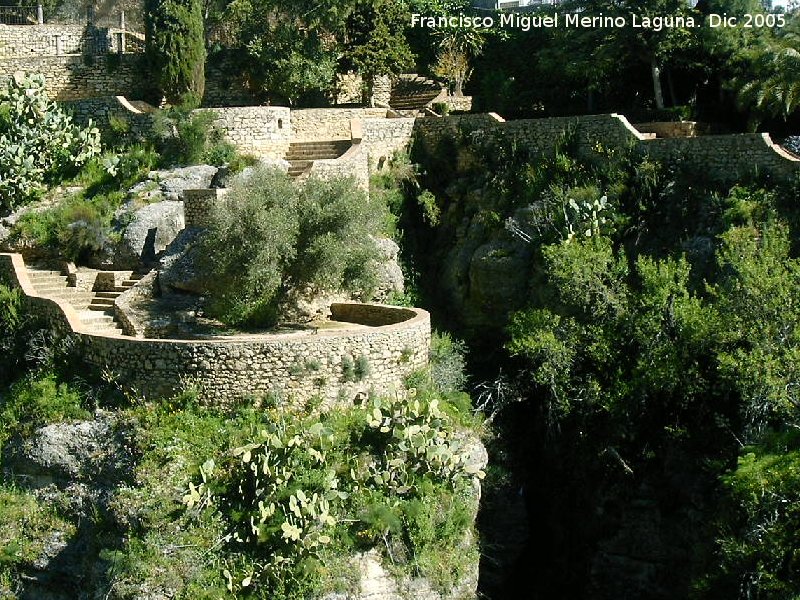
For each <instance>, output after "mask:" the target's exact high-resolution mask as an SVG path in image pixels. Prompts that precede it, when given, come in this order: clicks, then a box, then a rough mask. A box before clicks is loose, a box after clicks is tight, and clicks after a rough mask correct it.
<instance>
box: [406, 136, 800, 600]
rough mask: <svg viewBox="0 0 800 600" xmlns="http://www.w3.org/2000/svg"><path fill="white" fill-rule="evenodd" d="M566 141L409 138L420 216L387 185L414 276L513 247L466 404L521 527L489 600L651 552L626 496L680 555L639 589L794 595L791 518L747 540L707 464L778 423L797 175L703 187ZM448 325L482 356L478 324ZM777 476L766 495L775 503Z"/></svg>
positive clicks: (791, 308)
mask: <svg viewBox="0 0 800 600" xmlns="http://www.w3.org/2000/svg"><path fill="white" fill-rule="evenodd" d="M572 138H573V134H571V133H570V134H568V135H567V136H566V137H565V139H564V140H562V142H561V143H559V144H557V145H556V149H555V151H554V152H552V153H547V154H544V155H532V154H530V153H529V152H528V151H526V150H525V149H524V148H519V147H515V146H513V145H511V144H504V143H497V142H494V141H490V140H482V139H481V138H480V137H478V136H475V135H472V134H471V133H470V132H469V131H462V132H459V133H457V134H456V135H455V136H454V137H453V138H449V139H448V138H445V139H444V140H442V141H441V142H440V143H439V144H438V145H437V146H436V147H431V146H428V145H426V144H425V143H424V140H418V144H417V146H416V148H415V151H414V155H413V156H414V158H415V160H417V161H419V162H420V163H421V164H420V168H419V171H418V172H420V173H423V174H424V175H422V176H418V177H417V181H418V185H419V186H420V187H422V188H423V189H424V188H427V190H428V191H427V193H428V194H429V196H430V197H431V198H433V199H434V201H435V204H434V207H435V210H436V211H438V212H439V214H441V215H442V219H441V222H435V221H430V220H429V219H427V218H426V217H425V212H427V211H425V210H424V209H421V207H420V206H419V205H417V206H416V207H414V205H415V204H416V203H415V202H414V200H413V198H414V197H415V196H417V195H418V194H419V192H418V189H419V188H416V187H413V186H412V187H408V188H407V190H406V191H407V197H409V198H410V200H411V201H410V202H407V206H408V207H411V208H413V209H414V210H412V211H411V212H412V213H413V214H415V221H414V223H415V224H414V228H413V229H411V228H408V227H407V228H405V229H404V234H405V236H407V237H406V238H405V241H406V243H409V244H411V245H412V246H415V247H417V248H418V251H417V258H418V260H419V261H420V263H419V267H420V269H421V271H422V273H423V277H422V278H421V281H435V280H437V279H439V278H440V277H441V276H442V274H445V275H446V276H450V277H452V276H451V275H449V274H447V271H445V270H444V269H443V268H442V263H443V262H444V261H447V260H450V261H451V260H452V258H451V257H452V255H453V249H452V244H456V245H457V247H456V252H462V251H464V247H467V248H475V247H479V246H481V245H482V244H492V245H493V246H494V247H497V248H500V250H498V251H497V252H498V254H500V253H502V252H516V253H517V255H518V256H523V257H525V259H524V261H525V262H522V263H521V265H520V267H518V269H517V272H518V273H519V277H520V278H521V280H523V281H527V282H528V285H527V286H525V287H524V288H522V289H523V290H526V292H525V293H524V294H523V295H522V296H521V298H519V299H514V301H515V302H520V304H519V305H516V306H508V307H507V308H509V309H512V311H514V309H517V310H516V311H515V312H513V314H512V315H511V318H510V320H509V322H508V327H507V331H506V335H507V337H506V338H505V339H504V340H503V339H501V340H499V341H501V342H504V343H505V347H506V349H507V350H508V352H509V354H510V357H509V358H508V359H507V360H505V361H503V362H502V363H501V364H502V365H503V370H504V371H506V370H507V371H506V372H511V373H512V375H511V376H510V378H509V377H508V376H505V377H503V376H502V374H501V376H499V377H498V378H497V380H496V381H495V382H494V383H486V384H481V387H480V389H481V390H483V391H484V392H485V394H482V395H481V398H480V403H481V406H483V407H485V408H486V409H487V410H488V411H490V412H492V413H493V414H499V417H498V420H497V422H499V423H500V426H501V427H503V431H504V435H505V436H507V439H508V441H509V443H512V444H515V445H516V446H517V448H516V451H517V452H518V458H517V460H518V461H519V462H520V465H521V466H520V468H519V471H518V472H519V473H524V475H521V477H523V480H524V482H525V486H526V487H525V489H526V493H527V496H528V498H527V501H528V503H529V507H531V508H532V512H531V513H530V514H532V515H534V516H533V518H534V523H533V527H534V530H535V531H537V538H536V541H534V543H533V544H532V547H531V549H530V551H529V552H530V555H529V556H528V557H527V561H528V562H526V563H525V565H526V566H521V570H520V573H519V578H520V579H519V580H518V581H517V582H516V584H517V586H518V587H515V588H510V589H507V590H504V592H501V593H506V594H519V595H523V596H524V595H531V596H535V595H536V594H545V596H547V594H552V593H557V594H563V595H565V596H568V595H572V596H575V597H582V596H583V595H585V594H587V593H596V594H599V595H601V596H602V597H613V596H614V594H615V593H616V594H619V593H622V590H623V587H622V586H623V585H624V584H623V583H620V582H619V580H618V579H617V578H618V577H619V576H622V577H631V578H632V579H633V578H635V577H636V576H637V575H636V574H633V573H632V572H628V571H625V572H623V571H622V567H619V569H620V570H619V571H608V570H607V569H606V568H605V567H603V566H600V565H601V564H604V563H598V562H597V561H598V560H600V559H601V558H602V552H603V550H602V549H603V548H607V547H608V545H609V544H612V543H613V544H617V546H616V547H617V548H623V549H625V548H627V547H629V546H630V547H633V546H635V545H636V544H639V543H643V544H648V545H649V544H653V547H661V546H659V545H658V544H660V543H665V542H658V541H656V540H658V538H657V537H655V539H654V540H651V541H646V539H645V538H644V537H636V536H637V535H638V531H637V529H636V528H639V527H640V528H644V529H645V530H646V528H647V527H650V526H652V525H651V524H650V523H651V522H650V521H645V524H643V523H642V520H644V519H645V517H644V516H638V515H637V513H636V512H635V511H634V509H629V508H628V506H630V504H628V503H633V502H642V503H652V505H653V506H656V507H657V509H654V510H657V511H658V514H659V518H660V519H662V524H661V525H658V526H657V527H658V531H659V532H660V533H659V535H663V536H664V537H667V536H669V540H670V542H669V543H670V544H672V546H669V547H679V548H692V552H691V553H686V554H683V555H682V556H681V558H680V559H677V558H676V559H674V560H676V563H675V565H673V566H671V567H669V569H679V570H680V572H681V573H683V576H682V577H673V578H672V579H671V580H670V581H669V582H663V583H662V581H661V580H656V578H655V577H654V578H653V581H652V582H651V583H652V585H651V586H650V587H642V588H641V589H642V590H647V592H648V593H652V594H654V595H653V597H675V595H685V594H687V593H688V590H689V587H690V585H691V583H692V579H694V580H695V585H694V588H695V591H696V593H697V594H698V597H704V598H729V597H736V596H735V595H733V596H732V595H731V594H732V592H731V590H733V589H739V588H738V586H739V585H740V584H742V585H743V584H744V582H746V583H747V589H749V590H750V593H751V595H750V596H749V597H781V596H780V593H785V590H793V589H794V588H793V587H792V586H794V585H796V584H795V581H796V575H795V573H796V570H794V568H793V567H791V566H790V565H789V564H788V563H787V562H785V561H790V560H791V559H790V558H785V557H791V556H792V555H793V553H794V552H795V551H796V547H797V546H796V543H797V537H796V535H793V534H792V533H789V532H793V531H794V529H793V525H792V523H793V521H792V519H793V518H794V517H792V516H791V514H790V512H787V513H786V514H783V513H781V514H779V515H777V516H776V520H775V521H774V529H771V530H770V532H769V533H768V535H769V538H770V539H771V540H772V541H770V542H768V543H767V542H766V541H765V542H764V544H765V545H764V546H763V551H762V546H758V545H756V544H755V543H754V542H752V541H750V538H748V537H747V536H749V535H751V534H750V533H748V529H747V527H748V526H752V527H758V524H757V523H755V522H753V521H752V519H754V518H756V517H753V516H752V515H753V514H754V511H757V510H760V509H759V508H757V507H753V506H751V505H750V504H748V503H746V502H744V497H745V496H744V494H742V493H739V492H738V491H737V490H736V488H735V486H734V485H733V483H734V482H735V481H738V479H737V478H738V477H740V476H743V473H742V467H740V468H739V471H737V472H736V474H735V475H730V476H728V475H726V474H727V473H729V472H730V471H729V469H730V468H731V467H732V466H733V465H734V464H735V462H736V458H737V455H739V452H740V450H741V444H749V445H750V446H749V448H748V450H746V451H745V454H747V453H749V452H755V453H756V455H759V456H760V453H761V452H764V453H765V455H767V454H772V453H773V451H771V450H767V448H768V447H771V446H769V445H768V446H765V447H762V446H761V443H762V440H765V439H769V437H770V436H771V435H772V434H771V432H775V431H777V432H782V431H786V430H791V429H793V428H796V427H797V425H798V408H799V405H800V401H799V400H798V397H797V393H796V389H797V375H798V371H797V365H798V364H799V362H798V354H797V353H798V351H799V350H800V337H798V325H797V324H798V322H800V313H798V310H797V307H798V297H797V294H798V290H800V281H798V264H799V263H798V259H797V258H796V249H795V248H796V241H797V239H798V233H797V232H798V230H797V224H798V221H797V211H796V210H795V209H794V208H793V207H792V202H794V201H795V200H794V199H795V198H796V197H797V184H796V182H795V183H794V184H785V185H782V186H780V187H776V186H773V185H769V184H765V183H764V182H760V181H758V180H754V181H751V182H750V183H749V184H747V185H745V184H740V185H737V186H734V187H733V188H727V187H722V186H716V185H714V184H713V183H710V182H707V181H704V178H703V177H702V175H701V174H699V173H696V172H694V171H693V170H692V168H691V166H683V167H672V168H669V169H668V168H665V167H663V166H661V165H659V164H656V163H654V162H652V161H651V160H648V159H647V158H646V157H640V156H636V155H629V154H628V153H626V152H624V151H620V150H610V149H607V148H605V147H604V146H603V145H602V144H597V145H596V146H595V147H594V148H592V149H591V150H589V151H587V152H584V153H583V154H581V155H580V156H578V155H576V153H575V152H574V151H573V150H572V144H571V140H572ZM453 157H455V160H453ZM465 222H466V223H469V226H468V228H467V230H468V231H469V234H468V239H467V240H466V241H462V238H461V236H463V235H464V234H463V233H462V232H463V231H464V229H465V227H464V225H463V223H465ZM408 238H410V239H408ZM518 264H519V263H518ZM449 268H452V266H450V267H449ZM451 285H452V284H451ZM432 287H434V286H431V288H432ZM432 291H434V290H431V289H430V288H429V290H428V292H429V293H431V292H432ZM431 297H432V298H434V299H436V298H437V296H436V295H435V292H434V293H432V294H431ZM442 300H443V302H447V301H448V299H447V297H444V298H443V299H442ZM444 306H446V305H444ZM440 312H441V313H442V314H444V315H446V316H450V314H451V311H450V310H449V307H447V308H440ZM434 314H437V311H434ZM462 317H463V316H462ZM501 318H502V316H501ZM454 324H455V325H458V321H454ZM464 333H465V334H466V335H468V337H469V338H470V341H471V342H472V343H473V344H481V346H480V347H481V348H487V350H489V351H491V347H492V346H491V344H487V343H486V338H487V336H491V335H492V334H493V331H492V330H489V329H481V330H478V331H470V330H466V331H464ZM480 354H481V352H474V353H471V356H473V357H476V358H477V360H478V361H481V359H480ZM479 365H480V367H482V368H484V369H486V368H487V367H488V368H494V369H496V368H497V367H496V366H495V365H494V364H492V365H491V367H489V365H487V364H486V363H485V362H479ZM495 372H496V371H495ZM759 448H761V450H759ZM791 464H794V463H792V461H791V460H789V462H788V463H787V466H786V473H787V477H790V476H789V475H788V474H789V473H792V472H793V471H792V469H793V468H794V467H791V466H789V465H791ZM720 478H722V481H723V483H724V486H723V487H724V488H726V489H727V490H730V492H731V495H730V497H729V499H726V497H727V493H726V492H725V490H723V493H719V489H718V487H717V486H718V482H719V481H720ZM542 482H546V483H547V485H544V486H542ZM764 483H765V485H770V484H769V483H768V482H767V481H765V482H764ZM781 485H783V484H781V483H778V482H777V481H776V483H775V486H776V487H775V490H774V492H775V493H776V494H778V495H779V496H781V497H791V493H792V492H791V491H789V492H786V493H784V492H782V491H780V490H781V487H780V486H781ZM687 490H695V491H694V492H689V491H687ZM699 490H702V491H699ZM690 493H694V494H696V495H695V496H690ZM772 493H773V492H772V490H771V489H770V488H769V487H767V488H765V489H764V494H765V497H768V496H770V495H771V494H772ZM786 494H788V496H786ZM700 498H701V499H702V500H699V501H698V499H700ZM632 499H633V500H632ZM725 503H727V504H728V505H729V506H730V507H731V508H730V509H729V510H726V511H725V512H722V510H721V509H720V505H721V504H725ZM648 505H650V504H648ZM717 514H720V515H722V518H720V519H717V520H714V517H716V515H717ZM742 514H744V515H748V514H750V515H751V517H747V518H749V519H751V520H750V521H746V522H744V521H742V520H741V519H742V517H741V515H742ZM631 515H633V516H631ZM737 515H738V516H737ZM637 519H639V520H637ZM712 522H713V524H712ZM715 528H716V529H715ZM612 531H622V532H623V533H622V534H618V535H619V536H620V537H621V536H623V535H625V536H629V537H626V538H623V539H622V541H618V538H615V537H613V535H614V534H611V533H609V532H612ZM750 531H752V530H750ZM765 535H767V534H766V533H765ZM717 538H718V539H719V540H720V542H719V544H718V543H717V542H715V539H717ZM763 539H764V540H766V538H763ZM609 540H612V541H609ZM737 544H738V545H737ZM770 544H774V547H773V546H771V545H770ZM648 547H649V546H648ZM541 548H549V549H550V550H549V551H547V552H545V551H543V550H541ZM735 548H742V549H743V550H742V552H743V553H745V554H746V558H742V557H741V556H740V557H739V558H737V555H736V554H735V552H734V549H735ZM554 549H555V550H554ZM623 551H624V550H623ZM598 557H600V558H598ZM777 557H784V558H785V561H784V562H783V563H782V564H779V559H778V558H777ZM719 562H722V563H723V564H724V572H719V571H718V569H717V568H716V566H715V565H717V564H718V563H719ZM605 564H607V563H605ZM670 564H672V563H670ZM676 565H680V566H676ZM534 569H535V572H536V576H535V577H531V576H530V575H531V570H534ZM567 573H570V574H571V576H570V577H569V578H566V579H565V577H566V574H567ZM734 582H736V583H734ZM628 583H630V582H628ZM641 585H644V584H641ZM614 586H617V587H614ZM772 589H775V590H781V592H780V593H775V595H770V593H771V592H770V590H772ZM670 594H672V596H670ZM759 594H761V595H759ZM784 597H788V596H784Z"/></svg>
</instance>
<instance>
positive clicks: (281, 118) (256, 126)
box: [198, 106, 292, 158]
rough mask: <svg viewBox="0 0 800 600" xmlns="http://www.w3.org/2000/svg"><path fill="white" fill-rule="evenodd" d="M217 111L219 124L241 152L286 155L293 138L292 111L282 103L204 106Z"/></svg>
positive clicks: (216, 123) (259, 154)
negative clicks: (222, 106)
mask: <svg viewBox="0 0 800 600" xmlns="http://www.w3.org/2000/svg"><path fill="white" fill-rule="evenodd" d="M198 110H201V111H213V112H214V113H215V114H216V115H217V118H216V120H215V125H216V126H217V127H219V128H220V129H221V130H222V131H223V132H224V134H225V139H227V140H228V141H229V142H230V143H232V144H233V145H235V146H236V147H237V148H238V149H239V151H240V152H244V153H247V154H254V155H256V156H265V157H269V158H283V157H284V155H285V154H286V151H287V150H288V149H289V143H290V142H291V140H292V124H291V111H290V110H289V109H288V108H285V107H281V106H241V107H230V108H201V109H198Z"/></svg>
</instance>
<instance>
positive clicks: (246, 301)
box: [201, 169, 386, 327]
mask: <svg viewBox="0 0 800 600" xmlns="http://www.w3.org/2000/svg"><path fill="white" fill-rule="evenodd" d="M385 212H386V211H385V207H384V206H383V205H382V204H381V203H379V202H378V201H374V200H370V199H369V198H367V197H366V195H365V194H363V193H362V192H361V191H359V190H357V189H356V188H355V187H354V185H353V182H352V180H350V179H338V180H333V181H320V180H316V179H311V180H309V181H307V182H306V183H305V184H304V185H302V186H301V187H296V186H294V185H293V183H292V181H291V179H289V177H288V176H287V175H286V174H285V173H281V172H279V171H276V170H268V169H259V170H257V171H255V172H254V173H253V174H252V175H251V176H250V177H249V178H248V179H247V180H246V181H245V182H244V183H242V184H241V185H239V186H238V187H235V188H233V189H232V190H231V192H230V194H229V195H228V196H227V200H226V202H224V203H221V204H220V205H218V206H217V207H216V208H215V209H214V211H213V213H212V215H211V223H210V225H209V228H208V231H207V232H206V234H205V236H204V237H203V239H202V240H201V244H202V252H201V255H202V256H206V257H208V258H209V260H208V262H207V264H206V265H205V269H206V271H207V272H208V273H209V295H210V297H211V300H212V302H211V312H212V314H214V315H215V316H217V317H218V318H220V319H221V320H223V321H224V322H226V323H228V324H230V325H235V326H251V327H264V326H271V325H273V324H275V323H276V322H277V320H278V319H279V317H280V315H281V311H282V309H285V308H287V303H288V301H289V298H290V297H291V293H299V294H303V295H306V294H314V293H319V292H327V291H334V290H346V291H349V292H351V293H354V294H361V295H362V296H364V297H366V296H368V295H369V294H370V292H371V289H372V287H373V285H374V284H373V282H374V277H375V274H374V271H375V265H376V260H377V258H378V251H377V248H376V246H375V243H374V241H373V239H372V237H371V236H372V235H374V234H377V233H378V232H379V231H380V229H381V226H382V224H383V223H384V222H385ZM212 257H213V260H210V259H211V258H212Z"/></svg>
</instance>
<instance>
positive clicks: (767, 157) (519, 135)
mask: <svg viewBox="0 0 800 600" xmlns="http://www.w3.org/2000/svg"><path fill="white" fill-rule="evenodd" d="M415 135H417V136H418V137H419V139H420V141H421V142H422V143H423V144H428V145H430V146H433V145H435V144H436V143H438V141H439V140H441V139H443V138H444V137H446V136H456V137H457V136H460V135H470V136H475V137H476V138H477V139H481V140H487V139H495V140H506V141H509V142H514V143H516V144H518V145H524V146H527V147H529V148H531V149H532V150H533V151H534V152H541V153H545V154H549V153H552V152H553V151H554V150H555V148H556V144H557V142H558V141H559V140H560V139H562V138H563V137H564V136H565V135H572V136H573V137H574V142H575V145H576V147H577V152H578V154H591V153H593V152H595V151H596V150H598V149H600V148H601V147H602V148H604V149H616V148H634V149H635V150H637V151H639V152H640V153H641V154H642V155H647V156H650V157H652V158H653V159H655V160H658V161H661V162H665V163H673V162H677V161H682V162H684V163H685V162H686V161H689V162H691V163H693V164H695V165H696V166H698V167H699V168H701V169H702V170H703V172H704V173H706V174H707V176H708V178H709V179H710V180H713V181H718V182H723V183H733V182H735V181H737V180H739V179H740V178H741V177H742V176H744V175H748V174H753V173H759V174H762V175H767V176H769V177H773V178H775V179H776V180H785V179H787V178H790V177H792V176H793V175H794V174H795V173H797V172H798V171H799V170H800V159H797V158H795V157H793V156H792V155H791V154H789V153H788V152H786V151H785V150H783V149H782V148H781V147H780V146H778V145H776V144H775V143H773V142H772V140H771V139H770V137H769V135H768V134H766V133H759V134H740V135H714V136H699V137H672V138H656V139H648V136H647V135H644V134H642V133H641V132H639V131H637V130H636V128H634V127H633V126H632V125H631V124H630V123H629V122H628V121H627V119H625V117H623V116H621V115H616V114H611V115H588V116H581V117H559V118H551V119H525V120H519V121H504V120H503V119H501V118H500V117H497V115H491V114H488V115H487V114H481V115H461V116H459V115H455V116H450V117H444V118H434V117H429V118H422V119H418V120H417V122H416V124H415Z"/></svg>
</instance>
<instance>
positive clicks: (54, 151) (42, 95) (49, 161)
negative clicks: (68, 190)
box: [0, 73, 100, 210]
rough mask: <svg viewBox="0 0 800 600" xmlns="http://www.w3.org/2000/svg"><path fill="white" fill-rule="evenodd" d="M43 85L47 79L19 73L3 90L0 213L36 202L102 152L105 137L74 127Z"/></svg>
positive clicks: (0, 98) (0, 103) (0, 99)
mask: <svg viewBox="0 0 800 600" xmlns="http://www.w3.org/2000/svg"><path fill="white" fill-rule="evenodd" d="M44 86H45V81H44V76H42V75H29V76H25V75H24V74H22V73H17V74H15V75H14V76H13V77H10V78H9V79H8V82H7V83H6V86H5V88H4V89H2V90H0V173H2V177H0V210H9V209H11V208H13V207H15V206H18V205H20V204H26V203H28V202H30V201H32V200H34V199H36V198H37V197H39V196H41V194H42V193H44V191H45V190H46V189H47V186H48V185H53V184H56V183H59V182H60V181H61V180H63V179H65V178H67V177H69V176H71V175H74V174H75V172H76V171H77V169H78V168H79V167H80V166H81V165H83V164H84V163H86V161H88V160H89V159H91V158H92V157H93V156H95V155H96V154H98V153H99V152H100V132H99V131H98V130H97V129H96V128H95V127H93V126H92V124H91V123H90V124H89V126H88V127H85V128H81V127H78V126H77V125H74V124H73V123H72V119H71V117H69V116H68V115H67V114H66V113H65V112H64V110H63V109H62V108H60V107H59V106H58V105H57V104H56V103H55V102H53V101H52V100H49V99H48V97H47V93H46V91H45V87H44Z"/></svg>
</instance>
